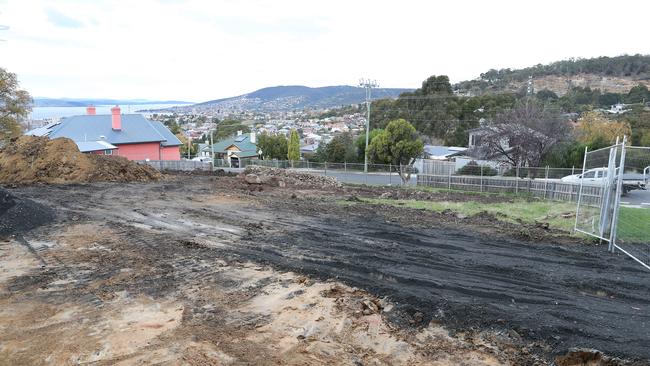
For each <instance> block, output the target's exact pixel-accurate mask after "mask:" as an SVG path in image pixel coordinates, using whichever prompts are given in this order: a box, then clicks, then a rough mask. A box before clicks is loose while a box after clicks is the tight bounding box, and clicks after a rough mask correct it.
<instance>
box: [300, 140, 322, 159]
mask: <svg viewBox="0 0 650 366" xmlns="http://www.w3.org/2000/svg"><path fill="white" fill-rule="evenodd" d="M317 151H318V143H315V144H307V145H303V146H301V147H300V155H301V156H302V157H304V158H309V157H311V156H314V155H315V154H316V152H317Z"/></svg>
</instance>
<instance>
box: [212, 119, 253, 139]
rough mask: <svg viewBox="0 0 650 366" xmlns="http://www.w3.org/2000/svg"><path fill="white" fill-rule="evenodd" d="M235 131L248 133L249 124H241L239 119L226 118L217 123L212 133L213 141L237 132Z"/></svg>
mask: <svg viewBox="0 0 650 366" xmlns="http://www.w3.org/2000/svg"><path fill="white" fill-rule="evenodd" d="M237 131H242V133H249V132H250V131H251V129H250V127H249V126H246V125H244V124H242V122H241V121H239V120H234V119H226V120H223V121H221V122H219V123H218V124H217V127H216V129H215V134H214V140H215V141H221V140H223V139H226V138H229V137H231V136H234V135H235V134H237Z"/></svg>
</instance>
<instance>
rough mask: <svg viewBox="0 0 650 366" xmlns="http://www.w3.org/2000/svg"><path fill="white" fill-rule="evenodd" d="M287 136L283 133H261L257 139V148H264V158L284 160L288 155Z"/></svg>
mask: <svg viewBox="0 0 650 366" xmlns="http://www.w3.org/2000/svg"><path fill="white" fill-rule="evenodd" d="M287 147H288V143H287V138H286V137H285V136H284V135H282V134H275V135H269V134H266V133H263V134H261V135H260V136H259V137H258V139H257V148H258V149H259V150H262V156H263V157H264V159H278V160H282V159H285V158H286V157H287V153H288V150H287Z"/></svg>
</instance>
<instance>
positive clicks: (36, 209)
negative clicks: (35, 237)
mask: <svg viewBox="0 0 650 366" xmlns="http://www.w3.org/2000/svg"><path fill="white" fill-rule="evenodd" d="M53 219H54V211H53V210H52V209H50V208H49V207H46V206H43V205H41V204H40V203H36V202H34V201H32V200H29V199H21V198H18V197H16V196H14V195H12V194H11V193H9V192H7V191H6V190H4V189H2V188H0V237H3V236H7V235H12V234H16V233H20V232H26V231H29V230H31V229H33V228H35V227H38V226H41V225H44V224H46V223H48V222H50V221H52V220H53Z"/></svg>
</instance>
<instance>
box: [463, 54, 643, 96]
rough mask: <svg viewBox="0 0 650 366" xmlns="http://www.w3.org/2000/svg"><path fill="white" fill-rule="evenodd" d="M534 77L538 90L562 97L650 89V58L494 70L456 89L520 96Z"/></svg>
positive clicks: (611, 58)
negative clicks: (578, 90) (584, 91)
mask: <svg viewBox="0 0 650 366" xmlns="http://www.w3.org/2000/svg"><path fill="white" fill-rule="evenodd" d="M531 76H532V79H533V86H534V88H535V90H536V91H539V90H543V89H548V90H551V91H553V92H554V93H555V94H557V95H559V96H562V95H564V94H566V93H567V91H569V90H571V88H573V87H583V88H586V87H589V88H591V89H600V90H601V91H602V92H611V93H627V92H628V91H629V90H630V89H631V88H632V87H634V86H635V85H638V84H643V85H646V86H650V55H632V56H628V55H624V56H616V57H605V56H603V57H597V58H590V59H580V58H578V59H569V60H563V61H557V62H553V63H550V64H547V65H541V64H539V65H535V66H531V67H527V68H523V69H515V70H512V69H501V70H495V69H491V70H489V71H487V72H485V73H482V74H481V75H480V77H479V78H477V79H474V80H468V81H463V82H460V83H458V84H456V85H454V90H455V91H456V92H457V93H461V94H471V95H480V94H484V93H504V92H510V93H518V92H522V89H524V88H526V85H527V83H528V78H529V77H531Z"/></svg>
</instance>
